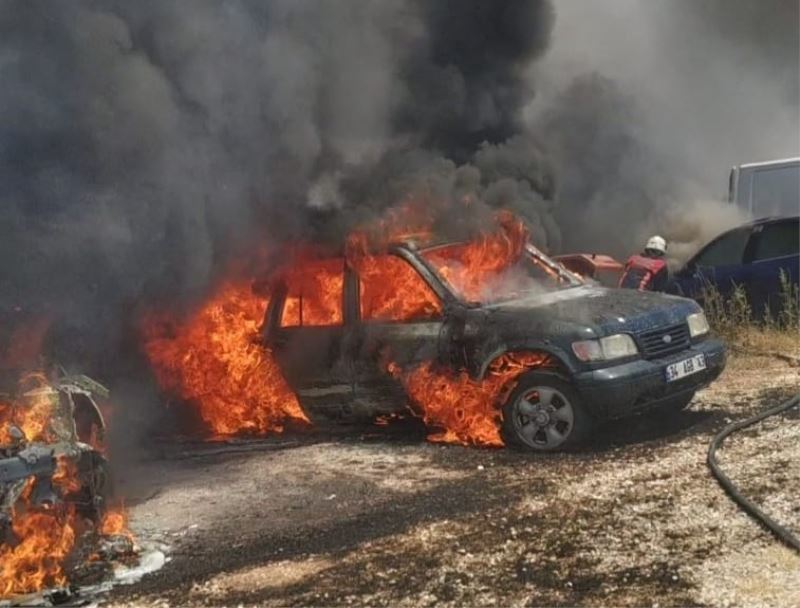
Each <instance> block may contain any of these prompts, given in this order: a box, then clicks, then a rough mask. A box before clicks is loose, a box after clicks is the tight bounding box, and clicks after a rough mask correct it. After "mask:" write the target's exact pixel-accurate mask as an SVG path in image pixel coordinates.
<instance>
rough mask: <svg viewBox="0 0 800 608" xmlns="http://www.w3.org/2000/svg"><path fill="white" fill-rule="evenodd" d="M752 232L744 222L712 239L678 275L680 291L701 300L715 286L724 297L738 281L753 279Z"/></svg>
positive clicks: (744, 282)
mask: <svg viewBox="0 0 800 608" xmlns="http://www.w3.org/2000/svg"><path fill="white" fill-rule="evenodd" d="M751 232H752V229H751V227H750V226H743V227H741V228H736V229H735V230H731V231H729V232H726V233H725V234H723V235H721V236H719V237H717V238H716V239H714V240H713V241H711V243H709V244H708V245H706V246H705V247H704V248H703V249H702V250H701V251H700V252H699V253H698V254H697V255H696V256H695V257H694V258H692V260H690V261H689V262H688V263H687V264H686V266H685V267H684V268H683V269H682V270H681V271H680V272H679V273H678V275H677V276H676V277H675V280H676V283H677V285H678V290H677V291H678V292H679V293H680V294H681V295H684V296H687V297H690V298H694V299H696V300H698V301H700V300H702V297H703V291H704V290H705V289H707V288H708V287H713V288H715V289H717V290H718V291H719V292H720V294H721V295H722V297H723V298H728V297H730V295H731V294H732V293H733V290H734V289H735V288H736V285H746V284H747V283H749V281H750V267H749V265H748V264H747V262H748V260H747V256H748V251H749V243H750V236H751Z"/></svg>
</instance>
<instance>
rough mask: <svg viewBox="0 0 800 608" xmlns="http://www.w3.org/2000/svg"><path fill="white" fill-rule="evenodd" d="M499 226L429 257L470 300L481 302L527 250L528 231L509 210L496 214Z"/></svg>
mask: <svg viewBox="0 0 800 608" xmlns="http://www.w3.org/2000/svg"><path fill="white" fill-rule="evenodd" d="M496 219H497V223H498V225H499V229H498V230H495V231H494V232H489V233H484V234H481V235H479V236H478V237H477V238H475V239H473V240H471V241H469V242H467V243H463V244H457V245H449V246H446V247H442V248H439V249H432V250H430V251H429V252H427V253H426V258H427V259H428V261H429V262H431V263H432V264H433V266H434V267H435V268H436V270H437V272H438V273H439V274H440V275H441V276H442V277H443V278H444V279H445V280H446V281H447V282H448V283H450V285H451V286H452V287H453V288H454V289H455V291H456V292H457V293H459V294H460V295H462V296H463V297H464V299H466V300H468V301H470V302H480V301H482V300H483V299H484V298H483V296H484V295H485V294H486V293H487V290H491V288H492V283H493V280H494V279H496V278H498V277H499V276H501V275H502V273H503V271H504V270H506V269H508V268H510V267H511V266H512V265H514V264H515V263H516V262H517V261H518V260H519V259H520V257H521V256H522V254H523V252H524V250H525V243H526V242H527V240H528V231H527V230H526V228H525V225H524V224H523V223H522V221H521V220H519V219H517V218H515V217H514V216H513V215H511V214H510V213H507V212H500V213H498V215H497V218H496Z"/></svg>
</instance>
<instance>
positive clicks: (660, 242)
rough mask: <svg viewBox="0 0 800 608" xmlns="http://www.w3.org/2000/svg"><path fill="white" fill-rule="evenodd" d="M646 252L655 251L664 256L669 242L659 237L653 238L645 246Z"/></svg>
mask: <svg viewBox="0 0 800 608" xmlns="http://www.w3.org/2000/svg"><path fill="white" fill-rule="evenodd" d="M644 250H645V251H654V252H658V253H659V254H660V255H664V254H665V253H667V241H665V240H664V239H663V237H660V236H658V235H656V236H651V237H650V238H649V239H648V241H647V244H646V245H645V246H644Z"/></svg>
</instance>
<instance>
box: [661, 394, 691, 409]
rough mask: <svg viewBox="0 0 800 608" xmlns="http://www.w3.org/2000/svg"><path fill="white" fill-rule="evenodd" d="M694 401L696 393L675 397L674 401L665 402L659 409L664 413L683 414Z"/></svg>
mask: <svg viewBox="0 0 800 608" xmlns="http://www.w3.org/2000/svg"><path fill="white" fill-rule="evenodd" d="M692 399H694V391H692V392H691V393H689V394H688V395H680V396H679V397H673V398H672V399H670V400H668V401H665V402H664V403H662V404H661V405H659V406H658V409H659V410H661V411H662V412H669V413H673V414H674V413H677V412H682V411H683V410H685V409H686V408H687V407H689V404H690V403H691V402H692Z"/></svg>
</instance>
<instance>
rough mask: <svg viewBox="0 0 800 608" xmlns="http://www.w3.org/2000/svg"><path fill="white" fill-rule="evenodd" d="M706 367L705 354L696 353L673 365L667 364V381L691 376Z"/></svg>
mask: <svg viewBox="0 0 800 608" xmlns="http://www.w3.org/2000/svg"><path fill="white" fill-rule="evenodd" d="M705 368H706V357H705V355H695V356H694V357H691V358H689V359H684V360H683V361H678V362H677V363H673V364H672V365H667V369H666V370H665V373H666V376H667V382H672V381H674V380H680V379H681V378H685V377H686V376H691V375H692V374H696V373H697V372H701V371H703V370H704V369H705Z"/></svg>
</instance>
